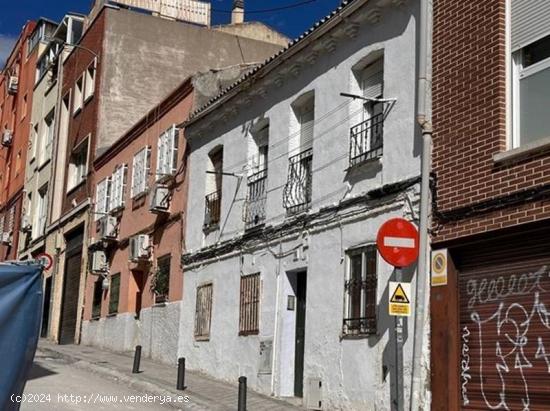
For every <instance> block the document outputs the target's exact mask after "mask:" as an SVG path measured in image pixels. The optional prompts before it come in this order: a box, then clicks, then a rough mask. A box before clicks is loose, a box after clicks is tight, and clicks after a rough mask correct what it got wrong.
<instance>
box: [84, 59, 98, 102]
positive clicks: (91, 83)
mask: <svg viewBox="0 0 550 411" xmlns="http://www.w3.org/2000/svg"><path fill="white" fill-rule="evenodd" d="M96 65H97V60H95V59H94V61H93V62H92V64H90V65H89V66H88V68H87V69H86V73H85V76H86V81H85V82H84V101H85V102H86V101H88V100H89V99H90V98H92V96H93V95H94V90H95V72H96Z"/></svg>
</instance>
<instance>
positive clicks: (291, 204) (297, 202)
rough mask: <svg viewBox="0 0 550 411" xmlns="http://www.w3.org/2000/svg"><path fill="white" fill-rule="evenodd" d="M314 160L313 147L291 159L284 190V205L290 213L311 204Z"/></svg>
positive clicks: (304, 208) (301, 209) (306, 207)
mask: <svg viewBox="0 0 550 411" xmlns="http://www.w3.org/2000/svg"><path fill="white" fill-rule="evenodd" d="M312 161H313V149H312V148H309V149H307V150H304V151H302V152H301V153H300V154H297V155H295V156H293V157H290V159H289V166H288V181H287V183H286V185H285V187H284V190H283V205H284V207H285V208H286V209H287V212H289V213H296V212H300V211H303V210H306V209H308V208H309V205H310V204H311V180H312V170H311V166H312Z"/></svg>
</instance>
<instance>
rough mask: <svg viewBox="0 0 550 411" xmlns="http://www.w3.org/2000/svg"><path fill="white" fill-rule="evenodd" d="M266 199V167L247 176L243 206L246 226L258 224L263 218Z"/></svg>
mask: <svg viewBox="0 0 550 411" xmlns="http://www.w3.org/2000/svg"><path fill="white" fill-rule="evenodd" d="M266 199H267V169H264V170H262V171H259V172H257V173H254V174H252V175H251V176H249V177H248V195H247V198H246V205H245V207H244V222H245V224H246V227H247V228H251V227H255V226H257V225H260V224H262V223H263V221H264V220H265V204H266Z"/></svg>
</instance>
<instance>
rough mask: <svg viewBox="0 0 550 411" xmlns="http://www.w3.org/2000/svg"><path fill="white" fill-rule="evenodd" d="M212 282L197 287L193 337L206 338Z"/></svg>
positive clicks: (208, 332)
mask: <svg viewBox="0 0 550 411" xmlns="http://www.w3.org/2000/svg"><path fill="white" fill-rule="evenodd" d="M212 290H213V286H212V283H210V284H204V285H201V286H199V287H197V301H196V306H195V339H197V340H208V338H209V337H210V325H211V320H212Z"/></svg>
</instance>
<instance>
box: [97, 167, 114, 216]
mask: <svg viewBox="0 0 550 411" xmlns="http://www.w3.org/2000/svg"><path fill="white" fill-rule="evenodd" d="M95 190H96V191H95V218H94V219H95V221H97V220H99V219H100V218H101V217H103V216H104V215H105V214H107V213H108V212H109V206H110V204H111V202H110V196H111V177H107V178H104V179H103V180H101V181H100V182H99V183H98V184H97V186H96V189H95Z"/></svg>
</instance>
